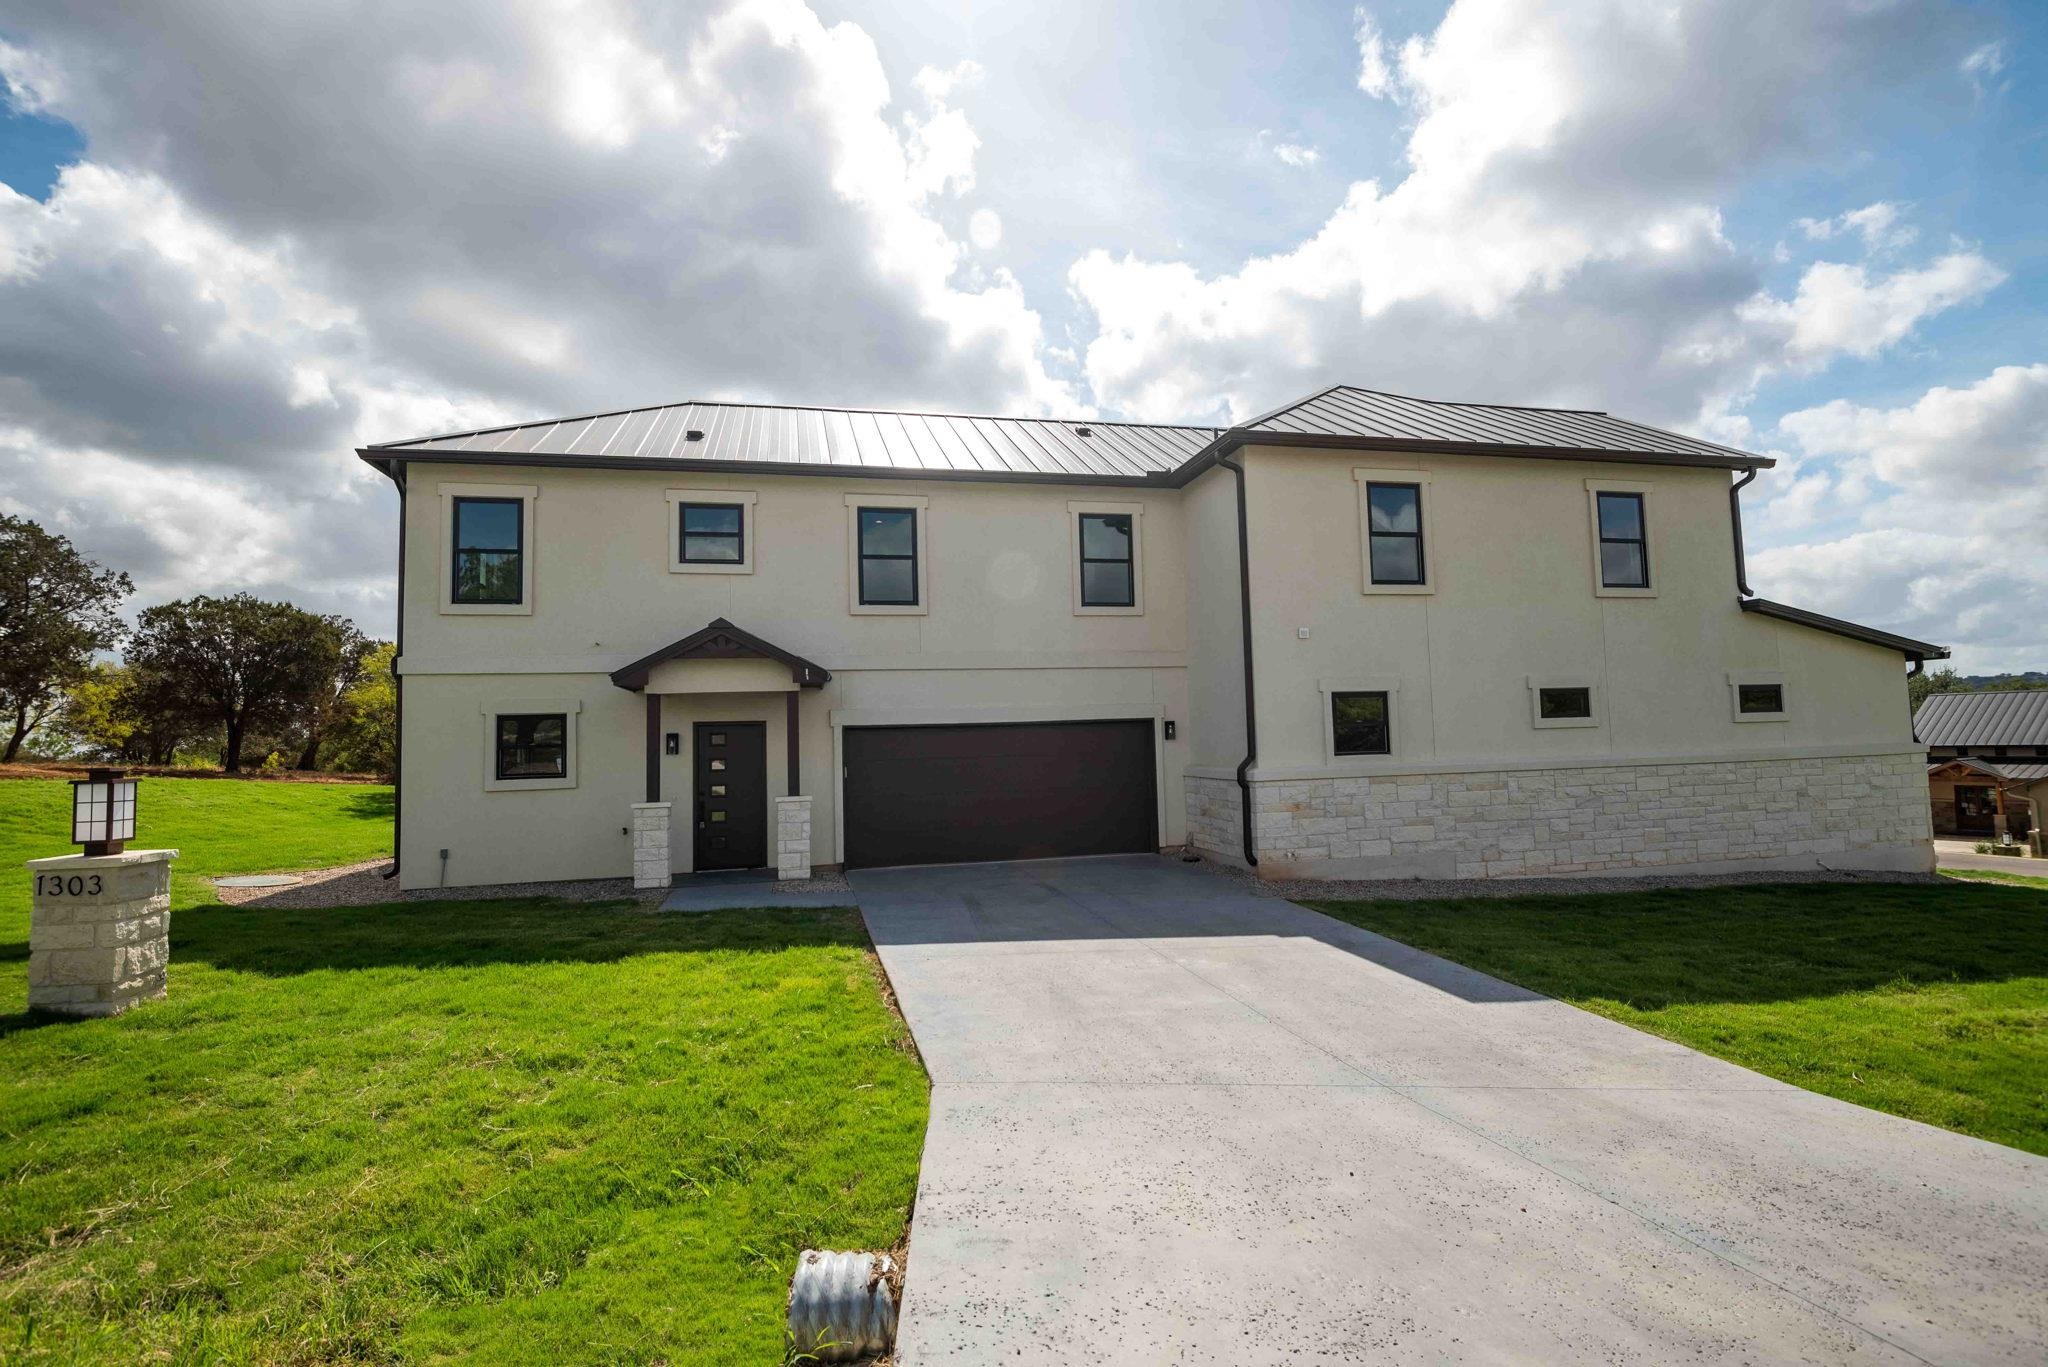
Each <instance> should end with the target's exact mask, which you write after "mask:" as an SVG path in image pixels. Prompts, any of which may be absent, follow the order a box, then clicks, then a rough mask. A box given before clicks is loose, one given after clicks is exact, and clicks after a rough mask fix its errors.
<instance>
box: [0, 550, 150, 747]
mask: <svg viewBox="0 0 2048 1367" xmlns="http://www.w3.org/2000/svg"><path fill="white" fill-rule="evenodd" d="M134 591H135V586H134V585H133V584H131V583H130V582H129V580H128V576H127V575H125V574H122V573H120V572H119V571H116V570H110V569H107V568H105V567H104V566H101V565H99V564H97V563H95V562H94V561H91V560H88V559H86V558H85V557H84V556H83V555H81V554H79V552H78V550H77V548H76V547H74V546H73V545H72V544H71V542H70V540H69V539H68V538H66V537H62V536H58V535H56V534H55V533H52V532H47V531H44V530H43V529H42V527H40V526H38V525H37V524H36V523H34V522H31V521H29V520H28V519H27V518H25V517H11V516H8V515H7V514H5V513H0V714H4V715H5V716H6V717H7V718H8V720H9V721H10V722H11V723H12V734H11V735H10V736H9V737H8V740H7V746H6V749H5V750H4V751H0V763H11V762H13V760H14V759H15V757H16V756H17V755H19V754H20V753H21V743H22V742H23V741H24V740H26V739H27V738H28V734H29V732H31V731H33V730H35V729H36V728H37V727H38V726H40V725H42V724H43V723H44V722H45V721H48V720H49V719H50V717H51V716H52V715H53V714H54V713H55V712H56V711H57V709H58V708H59V707H60V706H61V705H62V703H63V700H64V689H65V686H66V685H68V684H69V683H71V682H72V681H73V680H74V679H76V678H77V677H78V676H79V675H80V674H81V673H83V672H84V670H85V668H86V666H87V665H89V664H91V663H92V657H93V655H94V654H95V653H97V652H99V651H102V650H107V649H110V648H112V647H113V646H114V645H115V644H116V643H117V642H119V641H120V639H121V637H122V634H123V631H124V628H123V627H122V625H121V619H120V618H119V617H118V616H117V615H116V610H117V609H118V608H119V607H120V605H121V600H122V599H124V598H126V597H127V596H128V595H129V594H131V593H133V592H134Z"/></svg>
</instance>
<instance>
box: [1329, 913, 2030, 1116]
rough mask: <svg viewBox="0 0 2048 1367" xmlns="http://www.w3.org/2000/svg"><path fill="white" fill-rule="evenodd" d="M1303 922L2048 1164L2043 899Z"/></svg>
mask: <svg viewBox="0 0 2048 1367" xmlns="http://www.w3.org/2000/svg"><path fill="white" fill-rule="evenodd" d="M1311 905H1314V906H1315V907H1316V908H1317V909H1318V910H1320V911H1324V912H1327V913H1329V914H1330V915H1333V916H1337V917H1340V918H1341V919H1343V920H1346V921H1350V922H1351V923H1353V924H1354V925H1360V926H1364V927H1366V928H1368V929H1370V930H1375V931H1379V932H1381V933H1382V934H1385V935H1388V936H1391V937H1393V938H1394V939H1397V940H1401V941H1403V942H1405V943H1407V944H1411V945H1415V946H1417V947H1419V948H1422V949H1426V950H1429V951H1430V952H1432V953H1435V954H1440V955H1442V956H1444V957H1445V958H1448V959H1453V960H1456V961H1457V962H1459V963H1462V964H1467V965H1470V966H1471V967H1474V968H1477V969H1480V970H1482V971H1484V972H1487V973H1491V974H1493V975H1494V976H1496V977H1499V978H1504V979H1506V980H1507V981H1509V982H1513V983H1517V984H1520V985H1521V986H1523V987H1528V988H1532V989H1534V990H1536V991H1538V992H1543V993H1545V994H1547V995H1550V996H1553V997H1559V998H1562V999H1564V1000H1565V1001H1569V1002H1571V1003H1573V1004H1575V1005H1577V1006H1581V1007H1584V1008H1585V1009H1587V1010H1589V1011H1594V1012H1598V1013H1599V1014H1600V1015H1603V1016H1607V1017H1610V1018H1611V1019H1614V1020H1618V1021H1621V1022H1623V1023H1625V1024H1628V1025H1632V1026H1635V1027H1636V1028H1638V1029H1641V1030H1647V1031H1650V1032H1651V1033H1653V1034H1658V1035H1662V1036H1664V1037H1666V1038H1667V1039H1673V1040H1677V1041H1678V1042H1679V1043H1681V1044H1686V1045H1690V1046H1692V1047H1693V1048H1695V1049H1700V1050H1703V1051H1705V1052H1707V1053H1710V1054H1715V1055H1718V1056H1719V1057H1721V1058H1725V1059H1728V1060H1731V1061H1732V1062H1735V1063H1739V1064H1741V1065H1743V1066H1744V1067H1747V1068H1754V1069H1755V1070H1757V1071H1758V1072H1761V1073H1767V1074H1769V1075H1770V1076H1772V1077H1776V1078H1780V1079H1783V1080H1784V1081H1787V1082H1792V1083H1796V1084H1797V1085H1799V1086H1801V1087H1806V1088H1810V1089H1811V1090H1813V1091H1816V1092H1823V1093H1826V1094H1827V1095H1829V1096H1835V1097H1840V1098H1842V1099H1843V1100H1845V1101H1853V1102H1856V1103H1858V1104H1860V1105H1864V1106H1871V1107H1875V1108H1876V1109H1878V1110H1883V1111H1890V1112H1892V1113H1893V1114H1896V1115H1903V1116H1910V1117H1911V1118H1913V1119H1915V1120H1922V1121H1926V1122H1927V1123H1929V1124H1933V1125H1941V1126H1945V1127H1946V1128H1948V1129H1952V1130H1959V1131H1961V1132H1963V1133H1965V1134H1972V1135H1976V1136H1978V1137H1980V1138H1983V1139H1990V1140H1994V1141H1996V1142H1998V1143H2001V1144H2010V1145H2013V1146H2014V1147H2017V1148H2022V1149H2027V1150H2030V1151H2032V1152H2034V1153H2041V1154H2048V890H2041V889H2036V888H2018V887H1988V886H1981V885H1977V884H1974V883H1971V884H1965V883H1954V884H1943V885H1940V886H1927V885H1909V884H1892V885H1882V884H1877V885H1873V884H1863V885H1857V886H1843V885H1840V884H1832V885H1830V884H1801V885H1792V886H1784V887H1732V888H1714V889H1666V890H1660V891H1654V892H1637V893H1628V894H1620V895H1613V896H1593V897H1515V898H1499V899H1491V898H1475V899H1471V900H1467V901H1457V902H1318V903H1313V904H1311Z"/></svg>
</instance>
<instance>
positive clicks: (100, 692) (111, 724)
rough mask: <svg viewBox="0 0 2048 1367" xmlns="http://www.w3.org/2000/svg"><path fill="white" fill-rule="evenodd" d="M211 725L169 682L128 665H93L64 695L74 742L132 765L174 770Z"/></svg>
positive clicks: (106, 756) (66, 713)
mask: <svg viewBox="0 0 2048 1367" xmlns="http://www.w3.org/2000/svg"><path fill="white" fill-rule="evenodd" d="M206 725H207V723H206V722H205V721H204V720H203V719H198V718H195V717H194V716H193V715H192V713H191V711H190V710H189V708H188V707H187V706H186V703H185V700H184V699H183V698H181V697H180V696H179V694H178V691H177V689H176V688H175V687H173V686H172V685H171V684H170V683H169V682H168V681H166V680H164V679H162V678H160V677H158V676H156V675H153V674H147V673H144V672H142V671H140V670H137V669H134V668H133V667H131V666H129V665H125V664H96V665H90V666H88V667H87V668H86V670H85V672H84V673H83V674H82V675H80V676H79V677H78V678H77V679H76V680H75V681H74V682H73V683H72V685H71V687H70V688H69V689H67V690H66V692H65V699H64V729H65V730H66V731H67V732H68V733H69V734H70V736H71V739H72V740H73V741H74V742H75V743H76V744H78V745H80V746H82V747H84V748H85V749H87V750H91V751H95V752H97V753H99V754H100V755H101V756H103V757H105V758H107V759H116V760H120V761H122V762H123V763H127V764H157V765H162V764H170V763H172V762H173V761H175V760H176V758H177V753H178V747H179V746H181V745H183V744H184V743H185V742H186V741H188V740H190V739H192V737H193V736H194V734H195V733H197V732H199V731H201V730H203V729H204V727H205V726H206Z"/></svg>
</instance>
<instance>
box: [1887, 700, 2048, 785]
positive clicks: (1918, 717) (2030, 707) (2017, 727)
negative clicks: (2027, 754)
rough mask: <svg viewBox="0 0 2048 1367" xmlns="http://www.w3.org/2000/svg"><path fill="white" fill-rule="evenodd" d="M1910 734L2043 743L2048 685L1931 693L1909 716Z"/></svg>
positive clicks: (1966, 741)
mask: <svg viewBox="0 0 2048 1367" xmlns="http://www.w3.org/2000/svg"><path fill="white" fill-rule="evenodd" d="M1913 737H1914V739H1916V740H1918V741H1919V742H1920V743H1921V744H1922V745H1944V746H1947V745H1958V746H1960V745H1968V746H1978V745H2048V688H2037V689H2015V690H2011V691H2000V692H1995V693H1935V694H1931V695H1929V697H1928V698H1927V700H1926V701H1925V702H1922V703H1921V704H1920V710H1919V711H1918V712H1917V713H1915V714H1914V716H1913ZM2001 767H2002V766H2001Z"/></svg>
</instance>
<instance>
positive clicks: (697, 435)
mask: <svg viewBox="0 0 2048 1367" xmlns="http://www.w3.org/2000/svg"><path fill="white" fill-rule="evenodd" d="M683 440H684V441H702V440H704V434H703V433H702V432H700V431H698V430H697V429H696V428H694V427H693V428H691V429H690V430H689V431H687V432H685V433H683Z"/></svg>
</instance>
